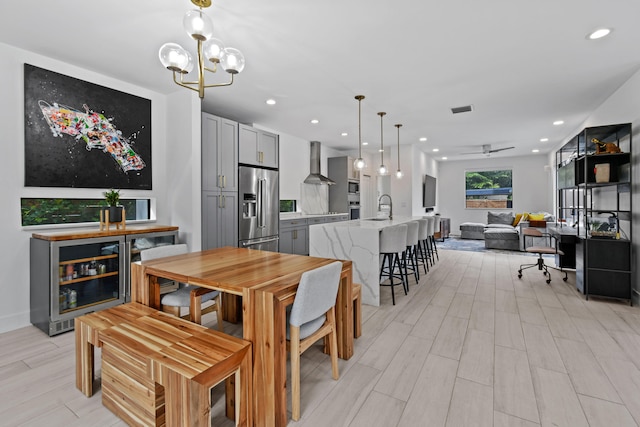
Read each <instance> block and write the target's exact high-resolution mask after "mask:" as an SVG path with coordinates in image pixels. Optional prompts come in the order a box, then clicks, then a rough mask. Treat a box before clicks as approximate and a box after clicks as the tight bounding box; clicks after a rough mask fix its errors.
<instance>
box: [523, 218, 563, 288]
mask: <svg viewBox="0 0 640 427" xmlns="http://www.w3.org/2000/svg"><path fill="white" fill-rule="evenodd" d="M522 233H523V234H524V246H525V250H526V251H527V252H529V253H532V254H538V260H537V262H536V263H535V264H522V265H520V269H519V270H518V278H519V279H521V278H522V270H526V269H527V268H531V267H536V266H537V267H538V270H542V273H543V274H544V275H545V276H546V277H547V283H551V275H550V274H549V270H548V269H549V268H553V269H554V270H558V271H559V272H561V273H564V278H563V279H562V280H564V281H565V282H566V281H567V272H566V271H564V270H563V269H562V267H554V266H552V265H547V264H545V263H544V258H542V255H564V252H562V251H561V250H560V249H558V248H556V247H555V245H553V246H552V245H551V239H553V236H552V235H550V234H549V233H543V232H542V231H540V230H538V229H535V228H530V227H527V228H525V229H523V230H522ZM527 236H528V237H544V238H547V239H548V241H549V245H548V246H537V245H534V246H529V247H527Z"/></svg>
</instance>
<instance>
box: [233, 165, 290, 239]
mask: <svg viewBox="0 0 640 427" xmlns="http://www.w3.org/2000/svg"><path fill="white" fill-rule="evenodd" d="M238 169H239V175H238V190H239V194H238V196H239V197H238V200H239V203H240V206H239V209H238V212H239V214H240V218H239V220H238V231H239V242H238V246H239V247H241V248H251V249H261V250H265V251H274V252H277V251H278V225H279V216H280V213H279V212H280V208H279V200H280V197H279V182H278V171H277V170H271V169H261V168H254V167H250V166H240V167H239V168H238Z"/></svg>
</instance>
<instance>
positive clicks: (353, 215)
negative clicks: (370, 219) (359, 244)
mask: <svg viewBox="0 0 640 427" xmlns="http://www.w3.org/2000/svg"><path fill="white" fill-rule="evenodd" d="M349 219H360V201H357V202H353V201H352V202H349Z"/></svg>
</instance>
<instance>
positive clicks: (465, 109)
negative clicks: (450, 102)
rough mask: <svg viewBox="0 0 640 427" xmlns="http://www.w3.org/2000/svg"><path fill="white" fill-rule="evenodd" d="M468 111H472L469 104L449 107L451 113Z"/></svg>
mask: <svg viewBox="0 0 640 427" xmlns="http://www.w3.org/2000/svg"><path fill="white" fill-rule="evenodd" d="M469 111H473V107H472V106H471V105H465V106H463V107H454V108H452V109H451V112H452V113H453V114H460V113H468V112H469Z"/></svg>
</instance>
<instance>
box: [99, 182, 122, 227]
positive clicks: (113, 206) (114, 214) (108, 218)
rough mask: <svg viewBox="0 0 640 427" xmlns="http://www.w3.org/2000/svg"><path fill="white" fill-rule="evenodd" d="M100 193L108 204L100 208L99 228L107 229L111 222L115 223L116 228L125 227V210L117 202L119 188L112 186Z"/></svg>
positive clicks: (118, 200)
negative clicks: (115, 188)
mask: <svg viewBox="0 0 640 427" xmlns="http://www.w3.org/2000/svg"><path fill="white" fill-rule="evenodd" d="M102 194H103V195H104V200H105V201H106V202H107V205H108V206H107V207H106V208H102V209H101V210H100V230H103V229H104V230H109V226H110V225H111V224H115V225H116V230H119V229H120V227H121V226H122V228H123V229H125V228H126V227H127V225H126V222H125V219H126V218H125V210H124V207H123V206H120V205H119V204H118V203H120V190H114V189H113V188H112V189H111V190H109V191H105V192H103V193H102Z"/></svg>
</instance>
